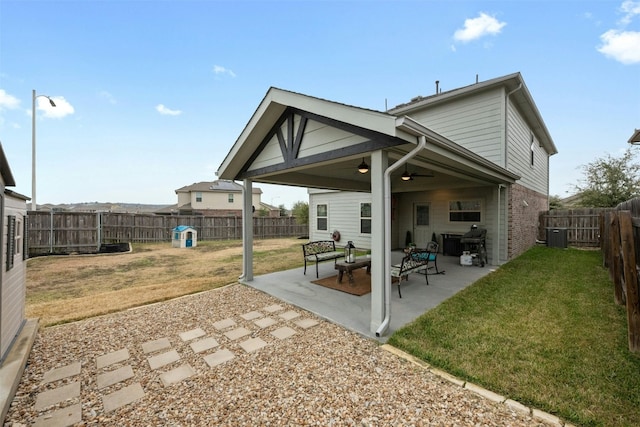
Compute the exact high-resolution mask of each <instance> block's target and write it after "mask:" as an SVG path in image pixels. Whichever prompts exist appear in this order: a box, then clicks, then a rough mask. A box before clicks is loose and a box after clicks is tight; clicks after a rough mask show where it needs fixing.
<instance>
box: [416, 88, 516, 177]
mask: <svg viewBox="0 0 640 427" xmlns="http://www.w3.org/2000/svg"><path fill="white" fill-rule="evenodd" d="M427 108H428V109H426V110H422V111H413V112H410V113H408V115H409V116H411V117H412V118H413V119H415V120H417V121H419V122H420V123H422V124H423V125H425V126H426V127H428V128H430V129H432V130H434V131H435V132H437V133H439V134H441V135H443V136H445V137H447V138H449V139H450V140H452V141H453V142H455V143H456V144H459V145H461V146H463V147H465V148H467V149H469V150H471V151H473V152H475V153H476V154H479V155H480V156H482V157H484V158H486V159H487V160H490V161H492V162H494V163H496V164H497V165H499V166H504V143H503V141H504V119H503V117H504V115H503V110H504V92H503V91H502V90H501V89H500V90H492V91H487V92H483V93H479V94H475V95H473V96H470V97H468V98H465V99H456V100H455V101H453V102H447V103H443V104H440V105H438V104H436V105H428V107H427Z"/></svg>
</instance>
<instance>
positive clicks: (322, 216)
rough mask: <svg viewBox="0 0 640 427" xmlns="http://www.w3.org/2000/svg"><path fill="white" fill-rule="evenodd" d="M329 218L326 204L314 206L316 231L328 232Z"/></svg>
mask: <svg viewBox="0 0 640 427" xmlns="http://www.w3.org/2000/svg"><path fill="white" fill-rule="evenodd" d="M328 225H329V218H328V209H327V205H326V204H320V205H317V206H316V229H317V230H324V231H326V230H328V229H329V228H328Z"/></svg>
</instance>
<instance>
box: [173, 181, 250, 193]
mask: <svg viewBox="0 0 640 427" xmlns="http://www.w3.org/2000/svg"><path fill="white" fill-rule="evenodd" d="M194 191H199V192H202V193H207V192H209V193H215V192H224V193H241V192H242V185H240V184H237V183H235V182H233V181H229V180H223V179H219V180H216V181H213V182H211V181H202V182H196V183H193V184H191V185H187V186H185V187H182V188H178V189H177V190H176V193H191V192H194ZM252 193H253V194H262V190H261V189H260V188H257V187H254V188H253V190H252Z"/></svg>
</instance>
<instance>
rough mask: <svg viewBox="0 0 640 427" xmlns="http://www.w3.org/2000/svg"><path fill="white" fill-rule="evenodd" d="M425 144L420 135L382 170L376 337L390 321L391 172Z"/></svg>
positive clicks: (425, 141) (425, 139)
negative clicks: (380, 314) (380, 304)
mask: <svg viewBox="0 0 640 427" xmlns="http://www.w3.org/2000/svg"><path fill="white" fill-rule="evenodd" d="M426 145H427V137H426V136H424V135H420V138H419V142H418V145H417V146H416V147H415V148H414V149H413V150H411V151H409V152H408V153H407V154H405V155H404V156H403V157H402V158H401V159H400V160H398V161H397V162H395V163H394V164H392V165H391V166H389V167H388V168H387V169H386V170H385V171H384V254H385V257H384V259H385V263H384V319H382V323H381V324H380V326H379V327H378V329H377V330H376V337H379V336H381V335H382V334H384V332H385V331H386V330H387V328H388V327H389V323H390V322H391V263H390V262H387V261H389V260H387V257H388V256H389V254H391V172H393V171H394V170H396V169H398V168H399V167H400V166H402V165H404V164H405V163H406V162H407V161H408V160H409V159H411V158H413V157H415V156H416V155H417V154H418V153H419V152H420V151H421V150H422V149H423V148H424V147H425V146H426Z"/></svg>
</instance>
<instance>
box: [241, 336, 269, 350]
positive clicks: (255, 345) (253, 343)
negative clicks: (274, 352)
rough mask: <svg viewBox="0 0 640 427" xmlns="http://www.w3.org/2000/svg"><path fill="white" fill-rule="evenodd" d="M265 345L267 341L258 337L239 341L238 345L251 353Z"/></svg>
mask: <svg viewBox="0 0 640 427" xmlns="http://www.w3.org/2000/svg"><path fill="white" fill-rule="evenodd" d="M266 345H267V343H266V342H264V341H263V340H261V339H260V338H250V339H248V340H246V341H243V342H241V343H240V347H242V349H243V350H244V351H246V352H247V353H253V352H254V351H258V350H260V349H261V348H262V347H264V346H266Z"/></svg>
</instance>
